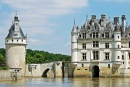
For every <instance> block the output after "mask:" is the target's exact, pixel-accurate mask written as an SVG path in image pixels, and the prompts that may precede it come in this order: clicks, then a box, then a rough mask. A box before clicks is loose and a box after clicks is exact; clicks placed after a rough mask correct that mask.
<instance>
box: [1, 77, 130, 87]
mask: <svg viewBox="0 0 130 87" xmlns="http://www.w3.org/2000/svg"><path fill="white" fill-rule="evenodd" d="M0 87H130V78H25V79H22V80H18V81H0Z"/></svg>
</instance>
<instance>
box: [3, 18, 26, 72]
mask: <svg viewBox="0 0 130 87" xmlns="http://www.w3.org/2000/svg"><path fill="white" fill-rule="evenodd" d="M5 45H6V65H7V66H8V68H9V69H12V70H13V71H14V72H15V71H19V72H21V73H22V75H23V74H24V71H25V56H26V45H27V37H26V36H25V35H24V33H23V31H22V29H21V27H20V26H19V20H18V17H17V16H15V17H14V22H13V24H12V25H11V27H10V29H9V33H8V35H7V37H6V38H5Z"/></svg>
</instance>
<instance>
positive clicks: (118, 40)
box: [113, 22, 121, 61]
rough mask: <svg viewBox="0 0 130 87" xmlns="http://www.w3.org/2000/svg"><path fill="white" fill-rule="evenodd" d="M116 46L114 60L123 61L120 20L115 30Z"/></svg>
mask: <svg viewBox="0 0 130 87" xmlns="http://www.w3.org/2000/svg"><path fill="white" fill-rule="evenodd" d="M113 33H114V48H115V57H114V61H121V51H120V49H121V31H120V26H119V25H118V22H117V24H116V26H115V30H114V32H113Z"/></svg>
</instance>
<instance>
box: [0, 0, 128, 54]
mask: <svg viewBox="0 0 130 87" xmlns="http://www.w3.org/2000/svg"><path fill="white" fill-rule="evenodd" d="M16 11H17V16H18V17H19V20H20V27H21V28H22V30H23V32H24V34H27V39H28V41H27V43H28V45H27V48H28V49H32V50H43V51H48V52H51V53H61V54H66V55H71V31H72V27H73V25H74V19H75V23H76V25H78V26H79V27H81V25H83V24H84V23H85V21H86V15H87V16H88V19H91V15H96V16H97V19H98V18H101V17H100V16H101V14H105V15H106V18H110V19H111V21H113V17H120V21H121V15H126V21H127V25H129V24H130V0H0V48H5V38H6V36H7V34H8V30H9V28H10V27H11V25H12V21H13V18H14V16H15V15H16ZM120 23H121V22H120Z"/></svg>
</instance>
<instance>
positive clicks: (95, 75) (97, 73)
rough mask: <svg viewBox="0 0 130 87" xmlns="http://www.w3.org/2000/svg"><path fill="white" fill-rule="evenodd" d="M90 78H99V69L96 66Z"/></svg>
mask: <svg viewBox="0 0 130 87" xmlns="http://www.w3.org/2000/svg"><path fill="white" fill-rule="evenodd" d="M92 77H93V78H98V77H99V67H98V66H97V65H95V66H93V69H92Z"/></svg>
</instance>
